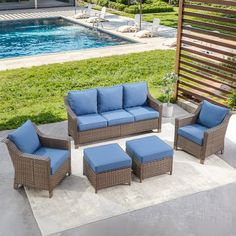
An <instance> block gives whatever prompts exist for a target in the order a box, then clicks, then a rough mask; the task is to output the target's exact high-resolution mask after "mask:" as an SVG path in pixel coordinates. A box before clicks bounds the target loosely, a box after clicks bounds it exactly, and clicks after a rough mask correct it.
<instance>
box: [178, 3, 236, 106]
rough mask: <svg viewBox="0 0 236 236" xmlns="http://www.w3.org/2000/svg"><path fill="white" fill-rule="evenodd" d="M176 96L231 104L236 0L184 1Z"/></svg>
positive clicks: (235, 80)
mask: <svg viewBox="0 0 236 236" xmlns="http://www.w3.org/2000/svg"><path fill="white" fill-rule="evenodd" d="M179 6H180V7H179V25H178V35H177V51H176V73H177V74H178V75H179V81H178V84H177V91H176V96H177V97H176V98H177V99H178V98H182V99H185V100H186V99H188V100H192V101H196V102H199V101H201V100H203V99H208V100H209V101H212V102H214V103H217V104H223V105H226V104H227V99H228V97H229V96H230V94H231V93H232V91H234V90H236V0H180V5H179Z"/></svg>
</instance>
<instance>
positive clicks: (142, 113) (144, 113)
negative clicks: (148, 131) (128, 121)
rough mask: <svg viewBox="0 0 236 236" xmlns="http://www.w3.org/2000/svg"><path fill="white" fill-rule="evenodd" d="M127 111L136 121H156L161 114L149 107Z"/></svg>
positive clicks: (127, 109) (132, 108) (131, 108)
mask: <svg viewBox="0 0 236 236" xmlns="http://www.w3.org/2000/svg"><path fill="white" fill-rule="evenodd" d="M125 110H126V111H128V112H129V113H130V114H131V115H133V116H134V120H135V121H141V120H149V119H156V118H158V117H159V112H158V111H155V110H154V109H152V108H151V107H148V106H139V107H130V108H126V109H125Z"/></svg>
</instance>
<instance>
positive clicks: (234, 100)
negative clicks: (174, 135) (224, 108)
mask: <svg viewBox="0 0 236 236" xmlns="http://www.w3.org/2000/svg"><path fill="white" fill-rule="evenodd" d="M229 106H230V107H231V108H232V109H235V108H236V90H234V91H233V92H232V94H231V95H230V97H229Z"/></svg>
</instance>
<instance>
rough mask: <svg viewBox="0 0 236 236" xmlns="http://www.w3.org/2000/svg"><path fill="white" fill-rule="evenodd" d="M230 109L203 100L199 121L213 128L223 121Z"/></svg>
mask: <svg viewBox="0 0 236 236" xmlns="http://www.w3.org/2000/svg"><path fill="white" fill-rule="evenodd" d="M228 113H229V109H228V108H225V107H221V106H218V105H215V104H212V103H210V102H208V101H203V104H202V107H201V111H200V113H199V116H198V120H197V123H198V124H200V125H203V126H206V127H208V128H213V127H215V126H217V125H219V124H221V123H222V121H223V120H224V118H225V116H226V115H227V114H228Z"/></svg>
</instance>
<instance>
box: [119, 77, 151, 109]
mask: <svg viewBox="0 0 236 236" xmlns="http://www.w3.org/2000/svg"><path fill="white" fill-rule="evenodd" d="M123 87H124V108H127V107H136V106H143V105H146V103H147V96H148V88H147V83H146V82H140V83H131V84H124V85H123Z"/></svg>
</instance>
